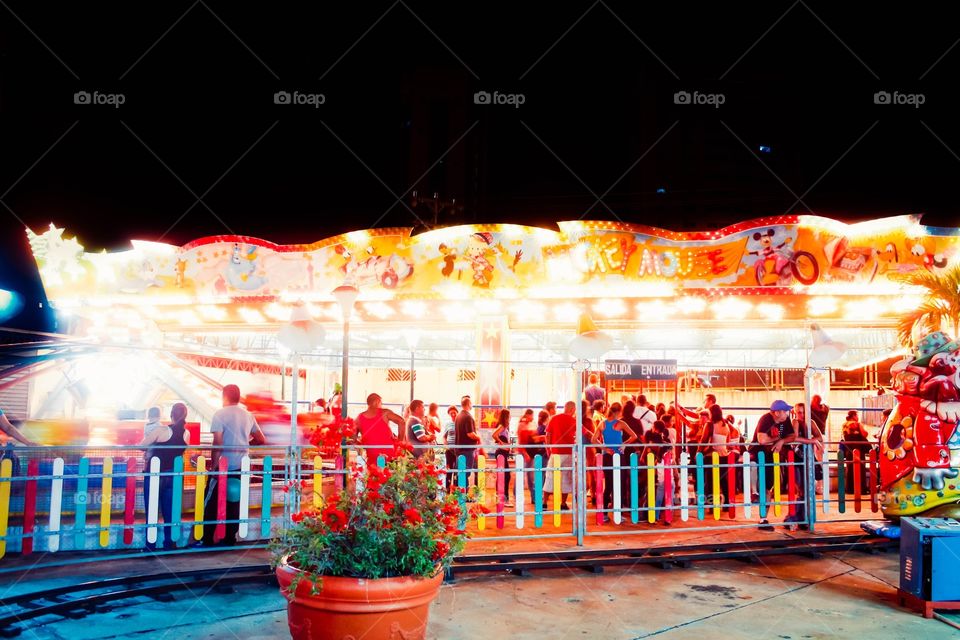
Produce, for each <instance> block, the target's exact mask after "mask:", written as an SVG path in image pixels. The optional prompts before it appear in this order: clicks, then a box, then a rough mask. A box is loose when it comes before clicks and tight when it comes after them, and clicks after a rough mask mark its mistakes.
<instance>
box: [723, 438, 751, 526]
mask: <svg viewBox="0 0 960 640" xmlns="http://www.w3.org/2000/svg"><path fill="white" fill-rule="evenodd" d="M735 464H737V454H735V453H734V452H732V451H731V452H730V453H729V454H728V455H727V465H729V466H727V496H728V497H729V499H730V506H729V507H728V508H727V514H728V515H729V516H730V519H731V520H736V519H737V468H736V467H735V466H733V465H735ZM749 490H750V489H749V487H748V488H747V489H746V491H749Z"/></svg>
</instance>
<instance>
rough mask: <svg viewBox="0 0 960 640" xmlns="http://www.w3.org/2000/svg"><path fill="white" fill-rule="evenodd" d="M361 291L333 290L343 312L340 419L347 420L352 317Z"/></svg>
mask: <svg viewBox="0 0 960 640" xmlns="http://www.w3.org/2000/svg"><path fill="white" fill-rule="evenodd" d="M358 295H360V290H359V289H357V288H356V287H355V286H354V285H352V284H342V285H340V286H339V287H337V288H336V289H334V290H333V297H334V298H336V299H337V302H339V303H340V310H341V311H342V312H343V365H342V371H341V373H340V380H341V384H340V386H341V389H340V419H341V420H346V419H347V415H348V414H349V408H348V405H349V402H348V399H349V397H350V396H349V395H347V382H348V378H349V377H350V316H351V314H353V303H354V302H356V301H357V296H358Z"/></svg>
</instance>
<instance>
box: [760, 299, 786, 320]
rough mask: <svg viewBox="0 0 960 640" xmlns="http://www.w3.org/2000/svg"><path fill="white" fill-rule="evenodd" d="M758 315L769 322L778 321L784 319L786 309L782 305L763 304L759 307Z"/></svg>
mask: <svg viewBox="0 0 960 640" xmlns="http://www.w3.org/2000/svg"><path fill="white" fill-rule="evenodd" d="M757 313H759V314H760V315H761V316H763V317H764V318H766V319H767V320H773V321H777V320H782V319H783V314H784V308H783V305H780V304H773V303H770V302H761V303H760V304H758V305H757Z"/></svg>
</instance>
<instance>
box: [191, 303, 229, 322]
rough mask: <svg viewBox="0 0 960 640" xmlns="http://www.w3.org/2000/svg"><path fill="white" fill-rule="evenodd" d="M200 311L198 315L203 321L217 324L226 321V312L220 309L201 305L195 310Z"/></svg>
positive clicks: (210, 305)
mask: <svg viewBox="0 0 960 640" xmlns="http://www.w3.org/2000/svg"><path fill="white" fill-rule="evenodd" d="M197 310H198V311H200V315H201V316H202V317H203V319H204V320H210V321H211V322H217V321H220V320H226V319H227V311H226V309H224V308H222V307H218V306H215V305H212V304H205V305H201V306H200V307H198V308H197Z"/></svg>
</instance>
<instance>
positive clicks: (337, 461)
mask: <svg viewBox="0 0 960 640" xmlns="http://www.w3.org/2000/svg"><path fill="white" fill-rule="evenodd" d="M333 468H334V470H335V471H336V473H335V474H334V476H333V485H334V486H335V487H336V488H337V491H343V477H344V474H343V473H342V471H343V456H337V457H336V458H334V459H333Z"/></svg>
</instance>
